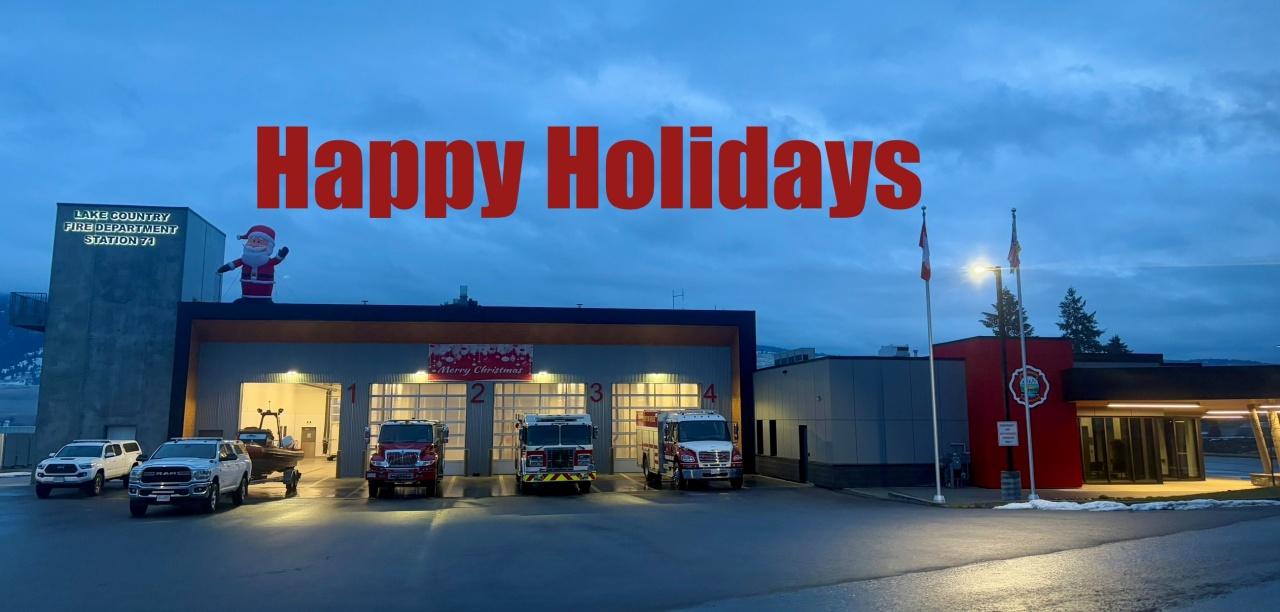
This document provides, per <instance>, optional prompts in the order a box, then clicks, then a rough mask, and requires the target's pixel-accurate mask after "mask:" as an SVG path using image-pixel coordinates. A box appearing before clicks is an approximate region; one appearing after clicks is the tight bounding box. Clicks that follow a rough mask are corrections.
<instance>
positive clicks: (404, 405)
mask: <svg viewBox="0 0 1280 612" xmlns="http://www.w3.org/2000/svg"><path fill="white" fill-rule="evenodd" d="M467 388H468V385H467V384H466V383H388V384H382V383H379V384H374V385H371V386H370V388H369V444H370V449H372V448H374V447H375V446H376V445H377V444H378V430H379V429H380V428H381V426H382V422H383V421H390V420H392V419H424V420H432V421H440V422H442V423H444V424H445V426H447V427H448V428H449V444H448V445H447V446H446V447H445V451H444V454H445V460H446V461H455V462H462V461H464V460H465V459H466V456H467V442H466V435H467V401H468V399H469V395H468V393H467ZM458 469H459V470H460V469H462V468H458ZM455 473H457V472H455Z"/></svg>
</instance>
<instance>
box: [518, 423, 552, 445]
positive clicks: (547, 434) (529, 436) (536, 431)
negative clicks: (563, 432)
mask: <svg viewBox="0 0 1280 612" xmlns="http://www.w3.org/2000/svg"><path fill="white" fill-rule="evenodd" d="M526 431H527V433H525V442H524V443H525V444H528V445H529V446H549V445H552V444H559V443H560V426H559V425H530V426H529V428H528V429H527V430H526Z"/></svg>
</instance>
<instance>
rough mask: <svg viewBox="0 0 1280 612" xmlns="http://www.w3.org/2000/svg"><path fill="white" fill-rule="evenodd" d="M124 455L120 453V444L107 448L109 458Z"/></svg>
mask: <svg viewBox="0 0 1280 612" xmlns="http://www.w3.org/2000/svg"><path fill="white" fill-rule="evenodd" d="M123 454H124V453H122V452H120V445H119V444H112V445H110V446H108V447H107V455H108V456H111V457H119V456H120V455H123Z"/></svg>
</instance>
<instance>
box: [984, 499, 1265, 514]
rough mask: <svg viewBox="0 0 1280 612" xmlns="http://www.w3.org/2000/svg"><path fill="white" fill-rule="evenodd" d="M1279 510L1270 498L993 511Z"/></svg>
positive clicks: (1037, 505) (1031, 505)
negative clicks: (1275, 508)
mask: <svg viewBox="0 0 1280 612" xmlns="http://www.w3.org/2000/svg"><path fill="white" fill-rule="evenodd" d="M1262 507H1280V501H1276V500H1274V499H1193V500H1188V501H1158V502H1145V503H1141V504H1122V503H1120V502H1114V501H1091V502H1084V503H1081V502H1071V501H1049V500H1047V499H1037V500H1034V501H1027V502H1016V503H1012V504H1005V505H1003V506H996V507H995V509H996V510H1055V511H1073V510H1074V511H1085V512H1117V511H1125V510H1128V511H1131V512H1151V511H1154V510H1213V509H1216V508H1262Z"/></svg>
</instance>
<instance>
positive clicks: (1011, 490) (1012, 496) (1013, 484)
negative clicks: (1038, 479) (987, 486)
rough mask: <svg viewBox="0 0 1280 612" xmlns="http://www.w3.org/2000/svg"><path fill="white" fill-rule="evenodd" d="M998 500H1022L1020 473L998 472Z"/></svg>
mask: <svg viewBox="0 0 1280 612" xmlns="http://www.w3.org/2000/svg"><path fill="white" fill-rule="evenodd" d="M1000 499H1002V500H1004V501H1018V500H1020V499H1022V473H1021V472H1019V471H1017V470H1014V471H1011V472H1009V471H1002V472H1000Z"/></svg>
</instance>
